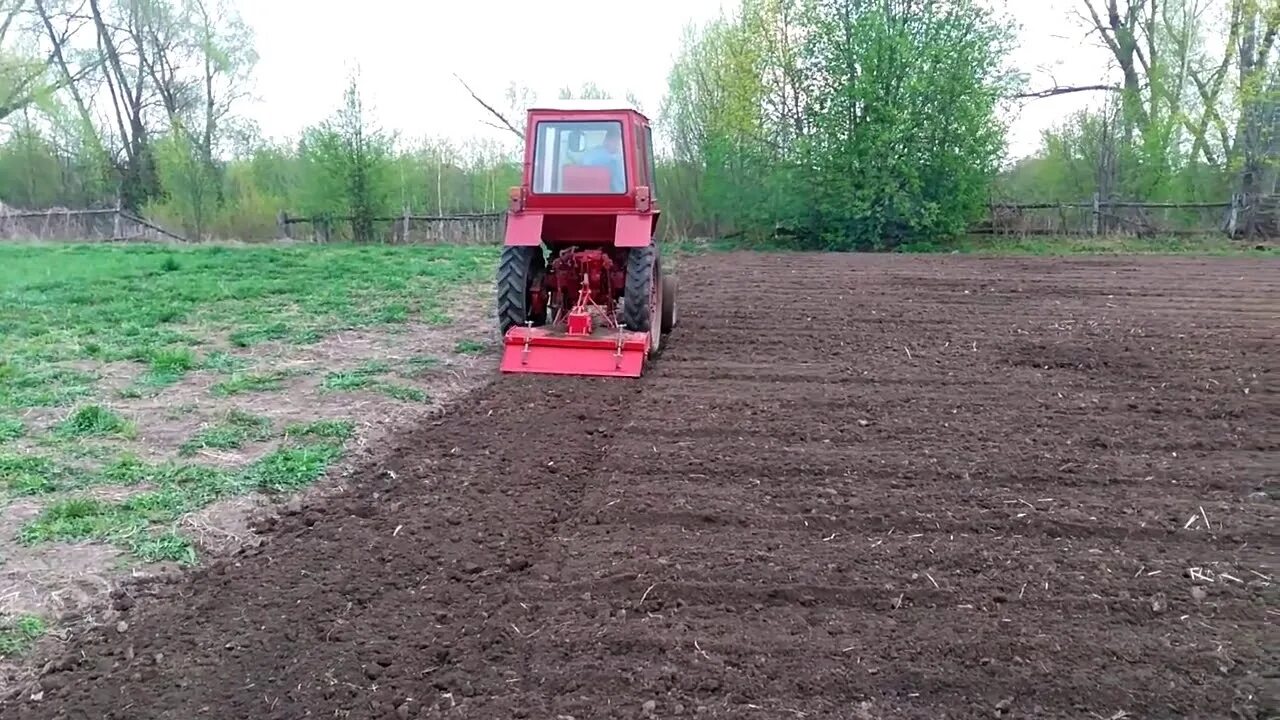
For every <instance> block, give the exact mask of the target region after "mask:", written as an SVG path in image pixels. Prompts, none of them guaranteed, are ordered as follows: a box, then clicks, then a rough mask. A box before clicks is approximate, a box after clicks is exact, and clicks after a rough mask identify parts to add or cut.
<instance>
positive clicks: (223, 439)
mask: <svg viewBox="0 0 1280 720" xmlns="http://www.w3.org/2000/svg"><path fill="white" fill-rule="evenodd" d="M269 437H271V420H270V418H265V417H262V416H260V415H254V414H252V413H247V412H244V411H243V410H231V411H230V412H228V413H227V415H226V417H224V418H223V419H222V421H221V422H219V423H217V424H216V425H213V426H212V427H208V428H205V429H204V430H201V431H200V432H198V433H196V434H195V436H194V437H192V438H191V439H190V440H188V441H186V442H185V443H183V444H182V446H181V447H180V448H178V452H179V453H180V454H181V455H184V456H190V455H194V454H196V453H197V452H199V451H200V450H203V449H205V448H211V449H215V450H237V449H239V448H242V447H244V445H245V443H248V442H258V441H262V440H266V439H267V438H269Z"/></svg>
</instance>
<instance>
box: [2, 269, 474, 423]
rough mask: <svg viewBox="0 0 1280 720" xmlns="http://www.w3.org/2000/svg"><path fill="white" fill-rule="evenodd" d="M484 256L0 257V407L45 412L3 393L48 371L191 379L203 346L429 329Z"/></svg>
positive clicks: (27, 385) (24, 387)
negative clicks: (55, 367) (138, 372)
mask: <svg viewBox="0 0 1280 720" xmlns="http://www.w3.org/2000/svg"><path fill="white" fill-rule="evenodd" d="M497 255H498V248H495V247H480V246H476V247H447V246H432V247H425V246H415V247H385V246H354V245H329V246H318V247H317V246H307V247H250V248H235V249H232V248H226V247H219V246H200V247H191V248H179V249H175V248H171V247H162V246H152V245H131V246H103V245H87V244H66V245H38V246H37V245H18V244H12V245H5V246H2V247H0V308H2V310H0V358H5V359H6V364H12V365H14V366H16V367H17V368H18V370H20V373H19V375H18V376H16V377H10V378H6V377H5V376H4V375H3V373H0V405H10V406H32V405H37V404H49V403H50V402H51V401H52V398H48V397H46V398H45V399H44V400H43V401H42V402H40V403H37V402H31V401H29V398H28V397H26V396H24V397H23V398H21V401H18V400H15V399H14V397H13V393H15V392H18V391H22V392H23V393H27V394H30V393H31V392H33V385H34V386H39V385H47V384H48V383H45V382H42V381H41V379H40V378H39V377H37V378H29V377H28V376H29V375H31V374H32V373H36V374H37V375H38V374H39V369H40V368H45V367H47V366H48V363H51V362H61V361H69V360H81V359H92V360H98V361H112V360H131V361H136V362H140V363H142V364H144V365H146V366H147V367H148V369H149V370H150V372H152V373H153V374H154V376H155V377H156V378H157V379H158V380H166V379H172V378H174V377H176V376H180V375H181V374H182V373H185V372H187V371H189V370H191V369H192V368H194V367H197V366H198V365H199V363H200V359H199V356H200V355H201V354H202V353H199V352H197V351H198V350H201V349H206V347H207V344H208V343H218V342H222V343H226V344H228V345H230V346H232V347H252V346H253V345H256V344H259V343H262V342H266V341H269V340H279V341H285V342H303V343H305V342H315V341H316V340H318V339H321V338H323V337H324V336H325V335H327V334H329V333H332V332H336V331H339V330H343V329H349V328H355V327H365V326H370V325H386V324H397V323H403V322H406V321H408V320H411V319H414V318H420V319H422V320H423V321H426V322H433V321H440V320H442V319H446V317H447V316H446V313H447V311H448V309H449V308H448V306H447V304H446V301H445V298H446V297H447V293H445V292H443V291H445V290H448V289H450V288H452V287H454V286H457V285H459V284H465V283H476V282H484V281H487V280H488V279H489V278H490V277H491V276H492V270H493V263H494V262H495V261H496V259H497ZM183 348H185V349H187V350H188V351H189V352H183ZM207 349H208V350H210V351H212V350H214V348H207ZM174 353H176V354H174ZM23 378H25V380H23V382H21V383H19V384H18V385H17V387H14V386H13V384H14V382H15V381H17V380H20V379H23ZM69 384H74V383H69V382H67V381H63V382H59V383H57V385H59V386H61V385H69ZM80 384H83V383H80Z"/></svg>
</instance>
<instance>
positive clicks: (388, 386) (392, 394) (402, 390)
mask: <svg viewBox="0 0 1280 720" xmlns="http://www.w3.org/2000/svg"><path fill="white" fill-rule="evenodd" d="M374 389H375V390H377V391H378V392H380V393H382V394H383V395H386V396H387V397H389V398H394V399H396V400H403V401H405V402H426V400H427V394H426V393H425V392H423V391H421V390H419V389H418V388H415V387H408V386H406V385H396V384H395V383H388V382H380V383H377V384H375V385H374Z"/></svg>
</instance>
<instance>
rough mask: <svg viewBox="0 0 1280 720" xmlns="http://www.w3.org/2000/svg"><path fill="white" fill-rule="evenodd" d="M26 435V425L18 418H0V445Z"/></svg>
mask: <svg viewBox="0 0 1280 720" xmlns="http://www.w3.org/2000/svg"><path fill="white" fill-rule="evenodd" d="M26 434H27V425H26V423H24V422H22V421H21V420H19V419H18V418H11V417H0V443H6V442H9V441H10V440H17V439H18V438H20V437H22V436H23V435H26Z"/></svg>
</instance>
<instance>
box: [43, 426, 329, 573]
mask: <svg viewBox="0 0 1280 720" xmlns="http://www.w3.org/2000/svg"><path fill="white" fill-rule="evenodd" d="M341 454H342V446H341V442H340V440H339V439H336V438H330V437H321V438H320V439H319V440H316V441H312V442H307V443H299V444H286V445H283V446H281V447H280V448H278V449H277V450H275V451H274V452H271V453H269V454H268V455H266V456H264V457H263V458H261V459H259V460H258V461H257V462H255V463H252V464H250V465H248V466H247V467H244V468H241V469H239V470H222V469H219V468H212V467H206V466H202V465H194V464H182V463H165V464H149V463H146V462H143V461H141V460H139V459H137V458H136V457H132V456H124V457H121V458H119V459H118V460H117V461H116V462H114V463H112V464H111V465H109V466H107V467H106V468H103V469H102V471H101V472H100V473H99V474H98V475H96V476H94V477H92V478H89V479H86V480H85V481H83V482H82V483H81V484H82V485H85V486H101V485H126V486H145V488H146V489H145V490H144V491H142V492H139V493H135V494H132V495H130V496H129V497H126V498H125V499H123V500H120V501H114V502H113V501H106V500H101V499H97V498H93V497H88V496H75V495H72V496H67V497H62V498H59V499H57V500H55V501H53V502H50V503H49V504H47V505H46V506H45V508H44V509H43V510H42V511H41V512H40V514H39V515H37V516H36V517H35V518H34V519H32V520H30V521H29V522H27V523H26V524H25V525H23V526H22V528H21V529H20V530H19V532H18V539H19V541H20V542H22V543H24V544H35V543H41V542H50V541H62V542H79V541H85V540H98V541H106V542H111V543H114V544H116V545H118V546H120V547H122V548H124V549H125V550H127V551H128V552H130V553H132V554H133V555H135V556H136V557H138V558H140V559H142V560H145V561H159V560H172V561H176V562H183V563H190V562H194V561H195V551H194V548H193V547H192V545H191V544H190V542H189V541H188V540H186V539H185V538H184V537H182V536H181V535H179V534H177V533H176V532H175V531H174V529H173V524H174V523H176V522H177V521H178V520H179V519H180V518H182V517H183V516H184V515H186V514H188V513H191V512H195V511H198V510H201V509H203V508H205V507H208V506H209V505H210V504H212V503H214V502H217V501H218V500H222V499H225V498H228V497H231V496H235V495H243V494H246V493H251V492H264V493H281V492H290V491H294V490H299V489H302V488H304V487H306V486H308V485H310V484H311V483H313V482H315V481H316V480H317V479H318V478H319V477H320V476H321V475H322V474H323V473H324V471H325V470H326V469H327V468H328V466H329V464H330V463H332V462H333V461H334V460H336V459H337V458H338V457H340V456H341Z"/></svg>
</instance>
